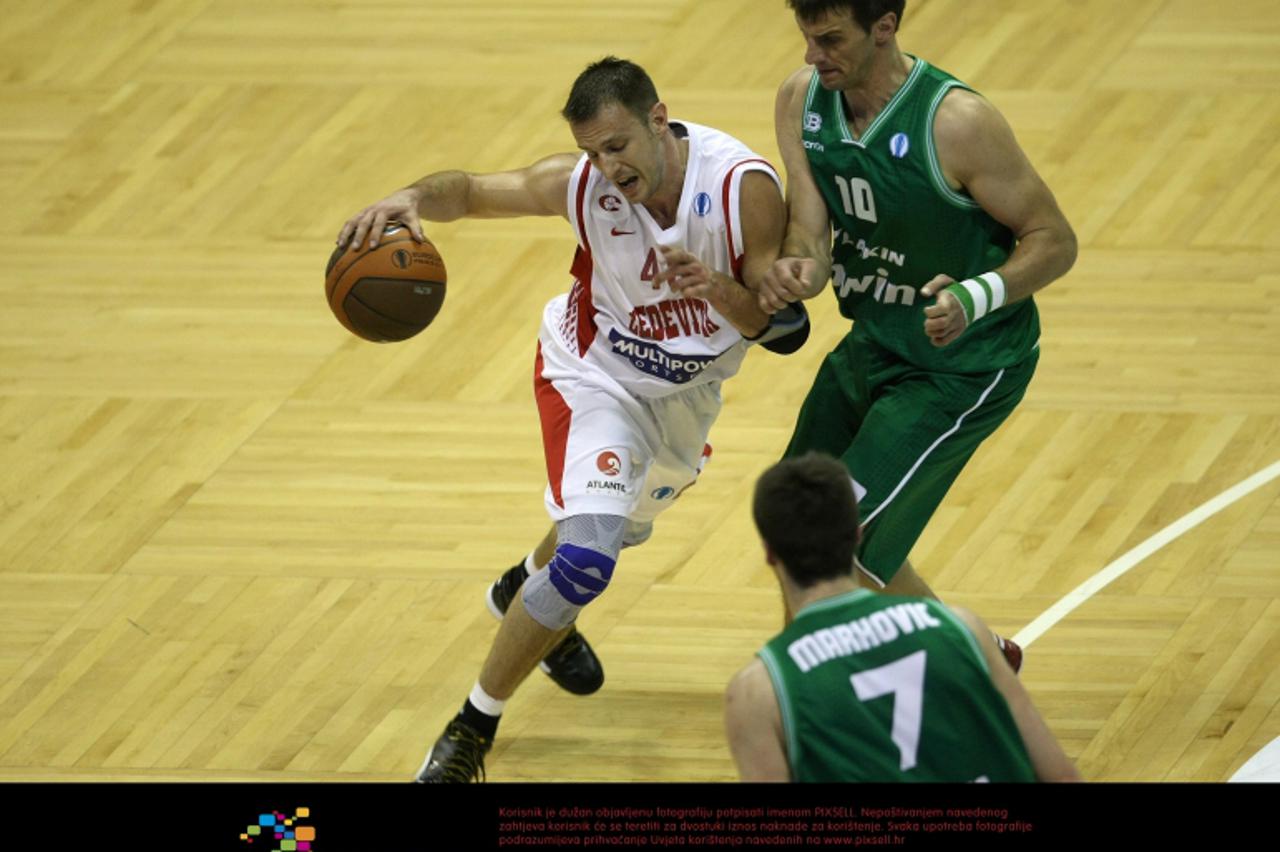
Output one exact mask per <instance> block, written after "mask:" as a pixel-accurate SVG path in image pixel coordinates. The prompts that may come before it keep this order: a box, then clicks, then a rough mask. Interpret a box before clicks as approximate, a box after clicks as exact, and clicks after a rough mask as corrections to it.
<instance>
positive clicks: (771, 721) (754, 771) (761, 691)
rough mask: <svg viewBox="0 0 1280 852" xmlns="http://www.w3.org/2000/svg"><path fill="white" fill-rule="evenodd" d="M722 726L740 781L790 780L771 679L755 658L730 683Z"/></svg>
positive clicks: (780, 718)
mask: <svg viewBox="0 0 1280 852" xmlns="http://www.w3.org/2000/svg"><path fill="white" fill-rule="evenodd" d="M724 727H725V733H726V734H727V736H728V738H729V751H730V752H731V753H732V754H733V760H734V763H736V764H737V765H738V776H739V777H740V778H741V779H742V780H743V781H790V780H791V770H790V769H789V768H788V766H787V752H786V746H785V745H784V744H783V733H782V714H781V713H780V712H779V710H778V700H777V698H776V697H775V696H774V694H773V681H771V680H770V679H769V672H768V671H766V670H765V667H764V663H763V662H761V661H760V659H759V658H758V657H757V658H756V659H754V660H752V661H751V663H750V664H749V665H748V666H747V667H746V668H744V669H743V670H742V671H740V672H738V674H737V675H735V676H734V678H733V680H732V681H730V682H729V688H728V690H727V691H726V692H725V705H724Z"/></svg>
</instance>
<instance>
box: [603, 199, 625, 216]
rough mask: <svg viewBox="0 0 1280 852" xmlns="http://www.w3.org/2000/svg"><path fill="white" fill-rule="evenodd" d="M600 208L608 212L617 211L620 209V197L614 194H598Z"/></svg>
mask: <svg viewBox="0 0 1280 852" xmlns="http://www.w3.org/2000/svg"><path fill="white" fill-rule="evenodd" d="M600 209H601V210H605V211H608V212H609V213H617V212H618V211H619V210H621V209H622V199H621V198H619V197H618V196H616V195H602V196H600Z"/></svg>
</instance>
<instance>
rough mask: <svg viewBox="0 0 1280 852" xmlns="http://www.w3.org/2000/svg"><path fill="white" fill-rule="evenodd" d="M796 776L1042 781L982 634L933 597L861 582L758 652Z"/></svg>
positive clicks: (807, 611)
mask: <svg viewBox="0 0 1280 852" xmlns="http://www.w3.org/2000/svg"><path fill="white" fill-rule="evenodd" d="M760 658H761V659H762V660H764V663H765V667H766V668H767V669H768V670H769V677H770V678H771V679H772V680H773V690H774V694H775V695H776V696H777V698H778V706H779V708H780V710H781V712H782V725H783V729H784V731H785V733H786V738H787V758H788V761H789V762H790V765H791V780H793V781H993V782H998V781H1034V780H1035V771H1034V770H1033V768H1032V765H1031V758H1030V757H1029V756H1028V754H1027V750H1026V747H1025V746H1024V744H1023V742H1022V737H1021V735H1020V734H1019V733H1018V728H1017V725H1016V724H1015V723H1014V721H1013V716H1012V714H1011V713H1010V711H1009V705H1008V704H1007V703H1006V702H1005V700H1004V696H1002V695H1001V694H1000V693H999V691H998V690H997V689H996V688H995V686H994V684H992V682H991V675H990V671H989V669H988V668H987V664H986V660H985V658H984V657H983V656H982V651H981V650H980V649H979V648H978V645H977V642H976V640H975V639H974V637H973V634H972V633H970V632H969V630H968V628H966V627H965V626H964V624H963V622H961V621H960V620H959V619H957V618H956V617H955V615H953V614H952V613H951V612H950V611H949V610H948V609H947V608H946V607H944V606H943V605H942V604H940V603H938V602H937V601H934V600H929V599H927V598H908V597H895V596H890V595H879V594H873V593H871V592H869V591H867V590H866V589H858V590H856V591H852V592H849V593H847V594H843V595H837V596H835V597H831V598H826V599H824V600H821V601H818V602H817V603H814V604H812V605H810V606H807V607H805V608H804V609H803V610H801V611H800V613H799V614H798V615H797V616H796V618H795V620H794V621H793V622H792V623H791V624H790V625H789V626H788V627H787V629H786V630H784V631H783V632H782V633H780V634H779V635H778V636H776V637H775V638H774V639H773V640H772V641H770V642H769V643H768V644H767V645H765V647H764V648H763V649H762V650H761V651H760Z"/></svg>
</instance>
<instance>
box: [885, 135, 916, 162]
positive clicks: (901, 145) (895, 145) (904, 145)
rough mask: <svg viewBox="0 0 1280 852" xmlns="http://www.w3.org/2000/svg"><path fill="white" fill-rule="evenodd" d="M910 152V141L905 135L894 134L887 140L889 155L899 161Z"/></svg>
mask: <svg viewBox="0 0 1280 852" xmlns="http://www.w3.org/2000/svg"><path fill="white" fill-rule="evenodd" d="M910 150H911V140H910V139H908V138H907V134H905V133H895V134H893V138H892V139H890V140H889V153H891V154H893V156H895V157H897V158H898V159H899V160H901V159H902V158H903V157H905V156H907V152H908V151H910Z"/></svg>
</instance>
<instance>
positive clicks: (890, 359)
mask: <svg viewBox="0 0 1280 852" xmlns="http://www.w3.org/2000/svg"><path fill="white" fill-rule="evenodd" d="M1039 354H1040V353H1039V350H1038V349H1036V350H1033V351H1032V353H1031V355H1029V356H1028V357H1027V358H1026V359H1024V360H1023V361H1021V362H1019V363H1017V364H1015V365H1014V366H1012V367H1007V368H1005V369H1003V370H997V371H994V372H991V373H937V372H928V371H925V370H921V369H919V368H918V367H914V366H912V365H910V364H908V363H906V362H905V361H903V360H902V359H901V358H899V357H898V356H896V355H894V354H893V353H892V352H890V351H889V350H887V349H885V348H884V347H882V346H880V345H879V344H877V343H875V342H873V341H872V340H871V339H870V338H868V337H867V336H866V335H865V334H862V333H860V332H859V329H858V327H857V326H856V325H855V326H854V329H853V331H852V332H851V333H849V334H847V335H845V337H844V339H843V340H842V341H840V343H839V345H837V346H836V348H835V349H834V350H833V351H832V352H831V354H830V355H828V356H827V357H826V360H824V361H823V362H822V367H821V369H819V370H818V375H817V377H816V378H815V379H814V382H813V387H812V388H811V389H810V390H809V395H808V396H807V397H806V398H805V401H804V405H803V406H801V408H800V415H799V417H798V419H797V422H796V428H795V432H794V433H793V434H792V436H791V443H790V444H789V445H788V446H787V450H786V452H785V453H784V457H786V458H791V457H793V456H799V455H803V454H804V453H807V452H822V453H827V454H828V455H832V456H835V457H836V458H838V459H840V460H841V461H842V462H844V464H845V467H847V468H848V469H849V472H850V474H852V476H853V479H854V483H855V487H856V490H857V493H858V511H859V516H860V518H861V520H862V542H861V544H860V545H859V548H858V558H859V561H860V562H861V563H862V566H863V568H865V569H866V570H867V571H868V572H869V573H870V574H872V575H874V578H875V579H876V580H878V581H879V582H881V583H888V582H889V581H890V580H892V579H893V576H894V574H896V573H897V571H898V568H899V567H901V565H902V563H903V562H904V561H905V560H906V558H907V554H909V553H910V552H911V548H912V547H913V546H914V545H915V543H916V540H917V539H918V538H919V537H920V534H921V533H922V532H923V531H924V528H925V524H927V523H928V522H929V518H930V517H932V515H933V513H934V511H935V510H936V509H937V508H938V505H939V504H940V503H941V502H942V498H943V497H945V496H946V493H947V490H948V489H950V488H951V484H952V483H953V482H954V481H955V479H956V477H957V476H959V475H960V471H961V470H962V469H963V468H964V466H965V464H966V463H967V462H968V461H969V458H970V456H972V455H973V453H974V451H975V450H977V449H978V445H979V444H981V443H982V442H983V440H985V439H986V437H987V436H988V435H990V434H991V433H992V432H994V431H995V430H996V428H997V427H998V426H999V425H1000V424H1001V423H1003V422H1004V420H1005V418H1006V417H1008V416H1009V413H1010V412H1012V411H1013V409H1014V406H1016V405H1017V404H1018V403H1019V402H1020V401H1021V400H1022V397H1023V395H1024V394H1025V393H1026V389H1027V385H1028V383H1030V381H1031V376H1032V375H1033V374H1034V373H1035V369H1036V361H1037V360H1038V359H1039Z"/></svg>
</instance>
